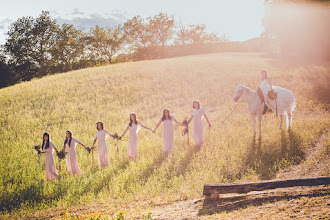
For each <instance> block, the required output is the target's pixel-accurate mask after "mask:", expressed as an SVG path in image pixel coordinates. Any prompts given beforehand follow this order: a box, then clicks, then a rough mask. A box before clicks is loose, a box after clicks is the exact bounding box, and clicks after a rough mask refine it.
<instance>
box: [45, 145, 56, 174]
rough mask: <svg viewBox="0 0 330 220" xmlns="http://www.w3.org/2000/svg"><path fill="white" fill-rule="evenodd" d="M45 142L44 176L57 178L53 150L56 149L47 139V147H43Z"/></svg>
mask: <svg viewBox="0 0 330 220" xmlns="http://www.w3.org/2000/svg"><path fill="white" fill-rule="evenodd" d="M46 144H47V142H46V143H45V144H44V146H43V151H44V152H45V165H46V177H47V180H54V179H58V173H57V170H56V165H55V158H54V155H53V153H54V151H55V149H56V147H55V145H54V143H53V142H51V141H49V148H47V149H45V147H46Z"/></svg>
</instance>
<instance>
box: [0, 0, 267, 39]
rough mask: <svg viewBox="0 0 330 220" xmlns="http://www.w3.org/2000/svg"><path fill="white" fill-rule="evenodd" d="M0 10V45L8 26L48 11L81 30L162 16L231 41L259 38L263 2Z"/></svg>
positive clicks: (33, 3)
mask: <svg viewBox="0 0 330 220" xmlns="http://www.w3.org/2000/svg"><path fill="white" fill-rule="evenodd" d="M1 6H2V7H1V8H0V44H4V43H5V41H6V35H5V33H6V32H7V31H8V28H9V26H10V24H11V23H12V22H14V21H16V20H17V19H18V18H21V17H23V16H32V17H38V16H39V14H40V13H41V12H42V10H44V11H49V12H50V16H51V17H52V18H54V19H56V21H57V23H58V24H63V23H68V24H73V25H75V26H79V27H83V28H85V30H88V29H89V28H91V27H94V26H95V25H100V26H115V25H117V24H122V23H124V22H125V21H126V20H128V19H131V18H132V17H134V16H136V15H140V16H142V17H144V18H146V17H149V16H154V15H156V14H158V13H159V12H163V13H167V14H168V15H171V16H174V17H175V20H176V21H181V22H182V23H183V24H186V25H189V24H205V25H206V28H207V31H208V32H209V33H211V32H212V33H217V34H218V35H219V36H220V35H222V34H226V35H227V37H228V38H229V40H232V41H245V40H248V39H251V38H255V37H258V36H260V34H261V33H262V31H263V27H262V18H263V17H264V0H116V1H114V0H89V1H86V0H80V1H77V0H52V1H49V0H9V1H5V2H4V3H2V4H1Z"/></svg>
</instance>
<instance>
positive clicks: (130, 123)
mask: <svg viewBox="0 0 330 220" xmlns="http://www.w3.org/2000/svg"><path fill="white" fill-rule="evenodd" d="M131 115H134V121H133V120H132V119H131ZM133 122H134V123H135V124H136V125H137V120H136V114H135V113H131V114H129V126H130V127H132V124H133Z"/></svg>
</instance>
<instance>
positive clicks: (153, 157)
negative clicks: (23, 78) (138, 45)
mask: <svg viewBox="0 0 330 220" xmlns="http://www.w3.org/2000/svg"><path fill="white" fill-rule="evenodd" d="M261 69H266V70H267V71H268V72H269V74H270V76H271V77H272V80H273V84H274V85H279V86H281V87H284V88H288V89H290V90H291V91H292V92H293V94H294V96H295V97H296V102H297V107H296V109H295V112H294V114H293V128H294V129H293V131H292V132H291V133H290V134H288V133H287V132H285V131H282V132H280V131H278V126H279V119H278V118H275V117H274V115H267V117H266V120H265V119H264V120H263V131H262V139H261V143H260V142H259V141H258V140H255V139H254V138H253V135H252V125H251V120H250V117H249V115H248V112H247V108H246V105H245V104H239V106H238V107H237V109H236V110H235V112H234V113H233V114H232V115H231V117H230V118H229V119H228V120H226V121H225V122H223V123H221V122H222V121H223V119H224V118H225V117H226V116H227V115H228V114H230V112H231V111H232V109H233V108H234V104H233V102H232V97H233V95H234V91H235V89H236V87H237V84H238V83H239V82H241V83H242V82H245V83H247V85H248V86H250V87H251V88H252V89H256V88H257V85H258V82H259V77H260V74H259V72H260V70H261ZM329 73H330V72H329V65H326V64H324V65H305V66H293V65H283V64H282V63H281V62H279V61H276V60H272V59H270V58H265V57H264V56H263V55H262V54H249V53H223V54H209V55H201V56H189V57H181V58H174V59H164V60H153V61H142V62H134V63H122V64H116V65H110V66H104V67H97V68H89V69H83V70H79V71H73V72H68V73H63V74H58V75H53V76H48V77H44V78H42V79H36V80H32V81H31V82H25V83H21V84H18V85H15V86H12V87H9V88H5V89H1V90H0V106H1V109H0V116H1V117H0V125H1V128H0V129H1V130H0V146H1V148H0V155H1V156H0V207H1V210H0V211H2V212H4V213H7V212H9V213H11V214H14V213H17V214H18V215H21V216H27V215H29V214H28V213H34V212H35V211H36V210H44V209H46V208H51V207H53V208H54V207H55V208H56V207H57V208H58V209H62V210H63V209H64V207H70V206H73V207H74V206H76V205H79V204H88V203H92V204H95V201H96V200H98V201H99V202H97V204H110V207H109V206H107V207H108V208H106V209H107V210H106V213H110V214H111V213H113V214H114V213H117V212H118V210H121V209H126V208H123V207H128V206H129V204H130V203H131V202H135V201H138V202H140V203H141V204H153V203H155V202H156V203H157V202H160V201H161V202H164V203H167V202H171V201H177V200H185V199H194V198H200V197H201V195H202V186H203V184H204V183H225V182H232V181H234V182H240V181H256V180H260V179H272V178H275V177H276V174H277V172H278V171H279V170H280V169H285V168H286V167H289V166H291V165H294V164H299V163H300V162H301V161H303V160H304V159H305V157H306V152H307V151H306V149H307V148H308V147H309V146H310V145H311V144H313V143H314V142H315V140H317V139H318V137H319V136H320V135H321V134H323V133H328V132H329V127H330V120H329V118H330V117H329V111H328V110H329V102H328V100H329V99H328V96H329V95H328V94H329V93H328V92H329V90H327V89H328V88H329V75H330V74H329ZM195 99H198V100H200V101H201V104H202V108H203V109H204V110H205V112H206V114H207V115H208V117H209V119H210V121H211V123H212V129H207V128H206V124H205V144H204V148H203V149H202V150H201V151H199V152H197V151H195V150H194V147H193V146H192V145H191V146H187V144H186V141H185V138H182V137H181V131H182V128H181V127H177V126H176V127H175V140H174V152H173V154H172V155H170V156H168V157H167V158H163V157H162V154H161V152H162V131H161V129H159V130H158V131H157V133H156V134H152V133H150V132H148V131H146V130H142V131H140V133H139V134H138V141H139V155H140V158H139V160H138V162H132V161H128V160H127V157H126V150H127V141H128V136H126V137H125V138H124V141H123V142H121V143H120V146H119V153H117V152H116V149H115V145H116V143H115V141H114V140H112V139H110V138H109V139H108V140H107V144H108V147H109V148H110V150H109V157H110V168H109V169H105V170H99V169H96V170H92V169H91V155H90V154H88V153H87V151H85V150H84V149H83V148H81V147H78V148H77V154H78V162H79V164H80V167H81V170H82V175H81V176H78V177H71V176H69V175H68V174H67V172H66V171H65V170H66V167H65V164H64V163H63V162H62V173H61V181H54V182H47V181H46V178H45V170H44V165H43V164H44V162H43V158H42V160H41V161H42V162H41V164H42V165H41V166H39V163H38V158H37V154H36V152H35V151H34V149H33V147H32V145H33V144H35V143H40V142H41V141H42V139H41V136H42V133H43V132H44V131H48V132H49V133H50V134H51V139H52V141H53V142H54V143H55V145H56V146H57V147H58V148H61V146H62V143H63V140H64V138H65V130H66V129H70V130H72V131H73V135H74V137H76V138H77V139H79V140H80V141H82V142H83V143H85V144H87V145H88V146H90V145H91V144H92V141H93V138H94V135H95V132H96V129H95V122H96V121H98V120H102V121H103V122H105V127H106V129H107V130H109V131H110V132H112V133H113V132H117V133H118V134H121V133H122V132H123V130H124V129H125V128H126V126H127V123H128V122H129V113H130V112H132V111H134V112H136V113H137V116H138V120H140V121H141V122H142V123H143V124H145V125H147V126H150V127H155V125H156V124H157V122H158V120H159V118H160V117H161V116H162V109H163V108H164V107H167V108H169V109H170V110H171V113H172V114H174V115H175V117H176V118H177V119H178V120H180V121H182V120H184V119H186V118H188V117H189V116H190V115H191V112H192V101H193V100H195ZM190 130H191V131H190V132H192V129H190ZM190 137H192V135H190ZM190 142H191V143H193V140H192V138H191V140H190ZM256 147H258V148H259V151H257V152H256V151H255V150H254V149H255V148H256ZM94 159H96V160H97V157H95V158H94ZM95 162H96V161H95ZM56 163H57V160H56ZM320 173H321V174H322V175H329V168H327V169H324V170H322V171H321V172H320ZM141 207H143V205H141ZM17 209H18V212H17ZM136 209H139V208H138V207H137V208H136ZM142 209H143V208H142ZM90 210H92V209H90ZM131 211H132V212H134V210H131Z"/></svg>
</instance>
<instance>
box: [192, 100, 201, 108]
mask: <svg viewBox="0 0 330 220" xmlns="http://www.w3.org/2000/svg"><path fill="white" fill-rule="evenodd" d="M195 102H197V103H198V109H200V108H201V104H200V103H199V101H198V100H195V101H193V109H195V107H194V103H195Z"/></svg>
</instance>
